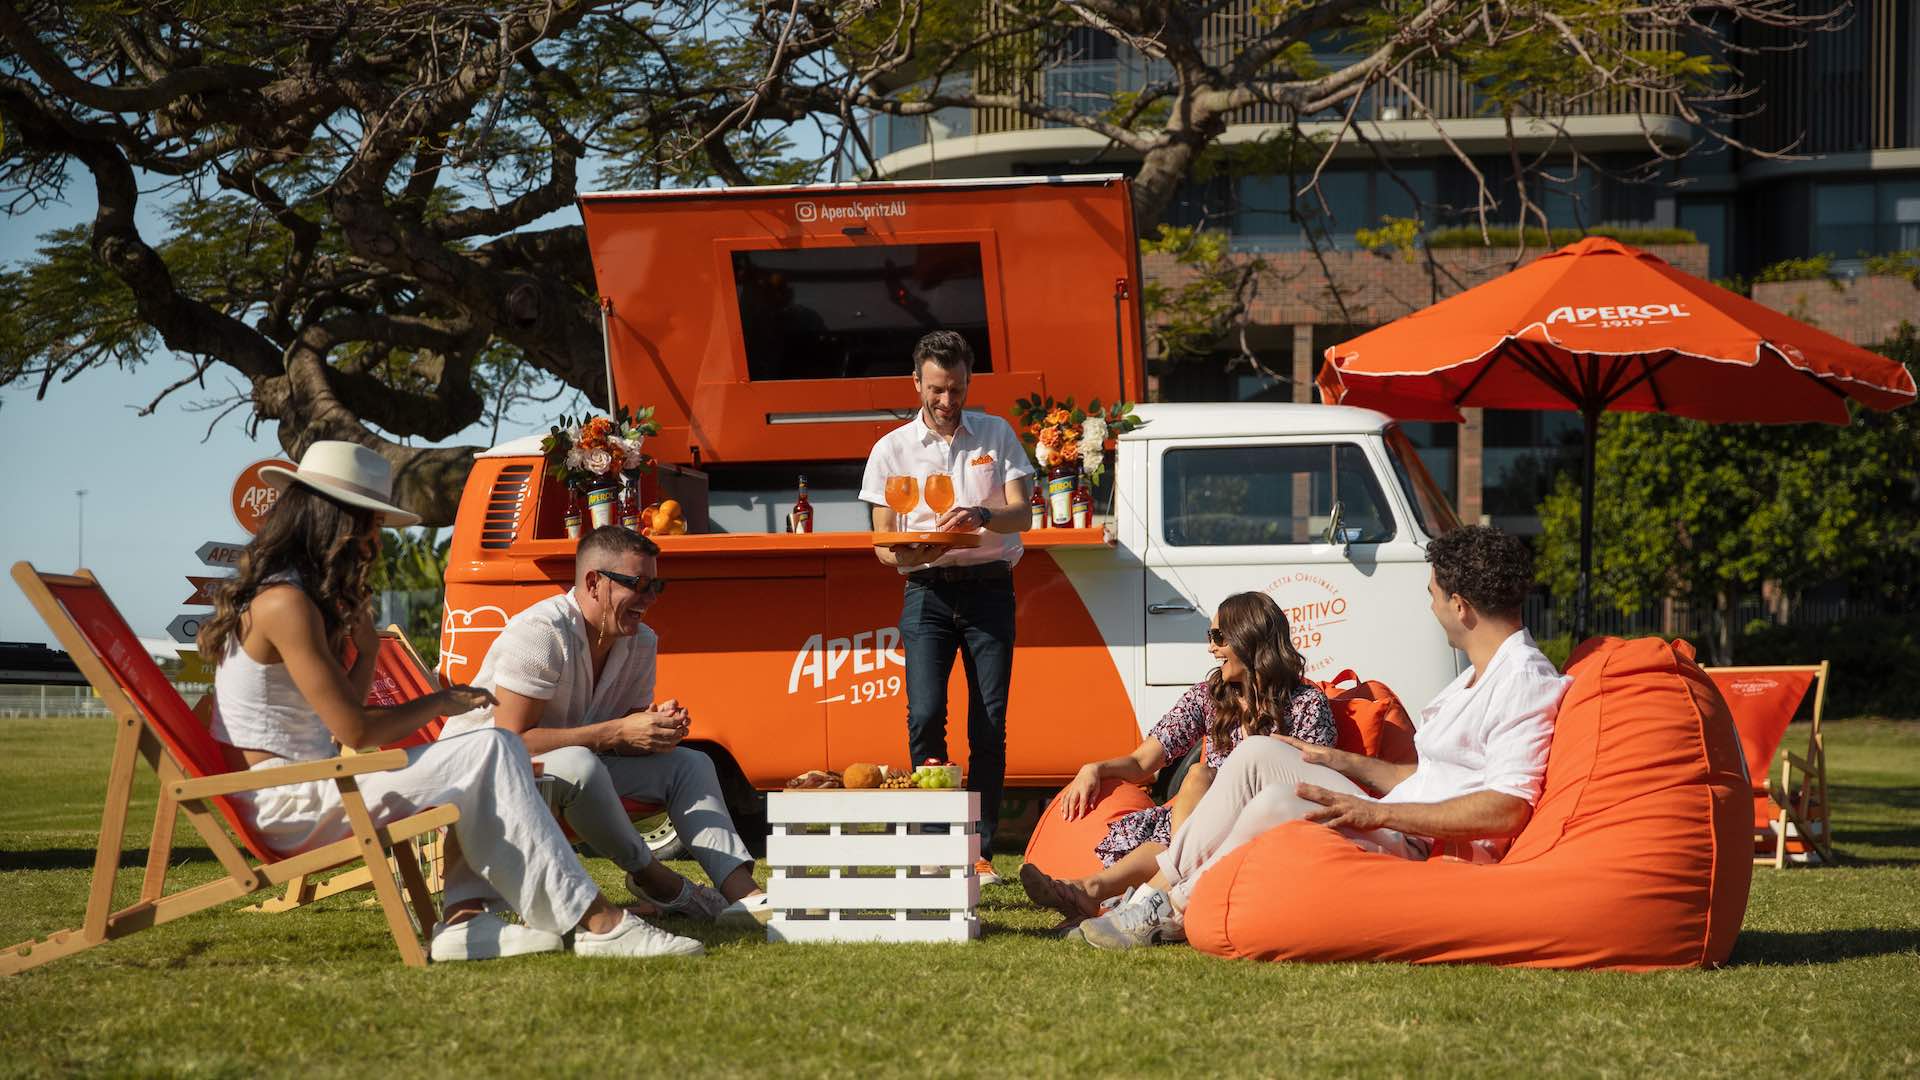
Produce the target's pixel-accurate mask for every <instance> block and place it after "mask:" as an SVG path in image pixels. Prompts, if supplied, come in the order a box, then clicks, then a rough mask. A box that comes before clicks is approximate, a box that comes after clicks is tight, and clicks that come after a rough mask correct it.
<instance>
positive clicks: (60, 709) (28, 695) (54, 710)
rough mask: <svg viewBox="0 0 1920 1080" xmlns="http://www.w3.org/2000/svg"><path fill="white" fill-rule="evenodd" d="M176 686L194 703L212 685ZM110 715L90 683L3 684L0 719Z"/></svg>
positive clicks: (1, 687) (210, 688)
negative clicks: (56, 684)
mask: <svg viewBox="0 0 1920 1080" xmlns="http://www.w3.org/2000/svg"><path fill="white" fill-rule="evenodd" d="M173 688H174V689H175V690H178V691H180V696H181V697H183V698H185V699H186V700H187V702H188V703H189V704H191V703H192V702H195V701H198V700H200V698H201V697H202V696H203V695H205V694H207V693H208V692H209V691H211V690H212V689H213V684H211V683H174V684H173ZM107 715H110V714H109V713H108V712H107V706H106V703H105V702H103V701H101V700H100V699H99V698H98V697H96V696H95V695H94V693H93V687H91V686H54V685H40V684H28V685H24V686H0V718H10V717H49V716H107Z"/></svg>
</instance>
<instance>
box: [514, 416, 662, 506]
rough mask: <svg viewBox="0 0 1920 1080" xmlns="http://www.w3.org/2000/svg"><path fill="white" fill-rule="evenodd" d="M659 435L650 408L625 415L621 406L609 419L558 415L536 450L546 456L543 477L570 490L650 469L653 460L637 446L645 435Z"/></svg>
mask: <svg viewBox="0 0 1920 1080" xmlns="http://www.w3.org/2000/svg"><path fill="white" fill-rule="evenodd" d="M659 432H660V425H659V424H656V423H654V422H653V410H652V409H651V408H646V409H641V410H640V411H639V412H636V413H629V412H628V411H627V409H626V406H624V405H623V406H621V407H620V411H619V412H617V413H616V414H614V417H613V418H612V419H608V418H607V417H604V416H583V417H581V418H580V419H578V420H575V419H574V418H573V417H571V416H562V417H561V418H560V422H559V423H557V424H555V425H553V426H552V427H551V428H550V429H549V430H548V432H547V437H546V438H544V439H541V440H540V450H541V452H542V453H543V454H545V455H546V461H547V475H549V476H551V477H553V478H554V479H555V480H558V481H560V483H561V484H563V485H566V486H568V487H572V486H575V485H578V484H584V483H588V482H590V481H592V480H593V479H595V478H596V477H608V476H612V475H613V474H615V473H618V472H639V471H641V470H644V469H647V468H650V467H651V466H652V465H653V459H652V458H651V457H648V456H647V455H646V453H644V452H643V451H642V450H641V446H642V445H643V444H644V443H645V442H646V440H647V436H649V435H656V434H659Z"/></svg>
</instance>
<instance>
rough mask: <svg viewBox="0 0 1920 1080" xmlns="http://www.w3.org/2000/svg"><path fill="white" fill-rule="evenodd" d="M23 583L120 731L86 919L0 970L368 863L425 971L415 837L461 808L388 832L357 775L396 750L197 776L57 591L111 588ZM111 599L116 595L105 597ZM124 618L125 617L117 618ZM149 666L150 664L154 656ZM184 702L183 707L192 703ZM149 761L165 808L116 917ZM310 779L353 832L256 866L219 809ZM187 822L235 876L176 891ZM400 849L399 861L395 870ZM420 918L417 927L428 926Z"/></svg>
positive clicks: (2, 959)
mask: <svg viewBox="0 0 1920 1080" xmlns="http://www.w3.org/2000/svg"><path fill="white" fill-rule="evenodd" d="M13 578H14V581H15V582H17V583H18V584H19V586H20V588H21V590H22V591H23V592H25V593H26V594H27V598H28V600H29V601H31V602H32V603H33V606H34V608H35V609H36V610H37V611H39V613H40V617H41V618H42V619H44V620H46V623H47V626H48V627H49V628H50V629H52V630H53V632H54V635H55V636H56V637H57V638H59V640H60V643H61V645H62V646H64V647H65V648H66V650H67V653H68V655H69V656H71V657H72V658H73V662H74V663H75V664H76V665H77V666H78V667H79V668H80V670H81V672H82V673H83V674H85V675H86V677H87V681H88V682H90V683H92V684H93V688H94V690H95V691H96V692H97V693H98V694H99V695H100V698H101V700H102V701H103V702H105V703H106V706H107V708H108V710H109V711H110V712H111V713H112V715H113V718H114V723H115V727H116V729H117V731H116V735H115V738H114V747H113V759H112V765H111V767H110V768H109V770H108V776H107V794H106V802H105V808H104V810H103V812H102V815H101V821H100V840H99V844H98V847H97V849H96V851H95V855H94V864H93V875H92V881H91V885H90V887H89V889H88V892H87V908H86V914H85V916H84V919H83V921H82V923H81V925H80V928H79V929H77V930H62V931H59V932H57V933H55V934H53V935H51V936H50V937H48V938H46V939H44V940H35V941H28V942H23V943H21V944H19V945H16V946H14V947H12V948H9V949H7V950H5V952H4V953H0V975H12V974H16V973H18V972H21V971H25V970H27V969H29V968H34V967H38V966H40V965H41V964H45V963H48V962H50V961H53V960H57V959H60V958H61V957H64V956H70V955H72V954H74V953H77V952H82V951H84V950H86V949H90V948H92V947H94V946H95V945H99V944H101V943H103V942H106V941H112V940H116V939H118V938H123V937H126V936H128V935H129V934H133V933H136V932H138V931H140V930H144V929H146V928H148V927H150V926H158V925H160V924H161V923H167V922H172V921H173V920H175V919H179V918H183V917H185V916H188V915H191V914H194V913H195V912H199V911H204V910H206V909H207V908H210V907H214V906H216V905H219V904H223V903H226V902H228V901H231V900H237V899H240V898H242V897H245V896H248V895H250V894H252V893H255V892H258V891H260V890H262V889H268V888H276V887H278V886H281V885H286V884H289V883H292V882H294V881H298V880H303V879H305V878H308V877H310V876H312V875H315V874H320V873H324V872H325V871H327V870H329V869H332V868H335V867H341V866H349V865H351V864H354V863H357V862H362V861H364V862H365V864H366V868H367V870H368V876H369V880H370V883H371V884H372V886H373V890H374V892H375V894H376V895H377V896H378V897H379V900H380V907H381V909H382V911H383V912H384V913H385V915H386V920H387V928H388V930H389V931H390V932H391V933H392V935H393V941H394V945H395V946H396V947H398V948H399V950H400V958H401V960H402V961H404V962H405V963H406V964H407V965H408V966H410V967H424V966H425V965H426V962H427V953H426V949H425V947H424V946H423V945H422V942H421V938H420V934H421V932H422V931H424V930H426V929H429V928H431V927H432V926H433V924H434V922H435V920H436V918H437V915H436V912H435V909H434V905H433V897H432V895H431V894H430V893H429V891H428V889H427V883H426V880H425V878H424V876H423V875H422V873H421V870H420V864H419V860H418V858H417V857H416V855H415V848H414V841H415V839H416V838H417V837H419V836H421V835H422V834H424V833H428V832H431V831H434V830H438V829H442V828H445V827H447V826H450V825H452V824H453V822H454V821H456V820H457V819H458V818H459V810H458V809H457V808H456V807H452V806H438V807H433V808H431V809H428V810H425V811H423V812H421V813H418V814H414V815H412V816H410V817H407V818H404V819H402V820H399V821H395V822H392V823H389V824H387V825H384V826H382V825H376V824H375V823H374V821H373V818H372V816H371V815H370V814H369V813H368V811H367V806H366V801H365V799H364V798H363V797H362V796H361V794H360V789H359V786H358V782H357V780H356V778H357V777H359V776H361V775H364V774H367V773H373V772H384V771H386V770H390V769H396V768H400V767H402V766H404V765H405V764H406V753H405V752H404V751H399V750H385V751H380V752H378V753H372V754H361V755H357V756H354V757H342V758H331V759H328V760H325V761H309V762H300V763H298V764H293V765H284V766H279V767H276V768H268V769H256V770H238V771H232V772H226V773H218V774H208V775H193V774H190V771H189V766H188V764H187V763H185V762H182V761H180V760H177V759H176V756H175V754H174V753H173V752H172V751H171V750H170V749H169V748H168V746H167V744H166V741H165V740H164V739H163V738H162V737H161V734H160V732H159V731H158V730H157V726H156V725H157V722H156V721H155V720H153V719H152V718H151V717H150V715H149V711H148V708H147V707H145V706H143V704H141V703H139V702H137V700H136V697H135V695H134V694H133V692H131V691H130V690H129V688H127V687H126V686H124V685H122V683H121V681H120V679H119V678H118V676H116V675H115V674H114V672H113V670H112V669H111V668H109V667H108V666H107V664H106V663H105V662H104V661H103V660H102V659H101V657H100V656H99V655H98V654H97V653H96V652H95V649H94V646H93V644H92V642H91V641H90V640H89V638H88V637H87V636H86V634H85V633H84V632H83V631H82V630H81V629H80V627H79V626H78V625H76V624H75V622H74V620H73V618H72V616H71V615H70V614H69V613H68V611H67V609H66V608H65V606H63V605H62V604H61V602H60V601H59V600H58V599H57V598H56V597H55V595H54V593H53V591H52V589H53V588H56V587H57V588H76V587H77V588H92V589H99V588H100V584H99V582H98V580H97V579H95V578H94V576H93V574H92V573H90V572H89V571H86V570H81V571H79V572H78V573H77V574H76V575H55V574H41V573H40V572H38V571H37V570H35V569H34V568H33V566H32V565H31V564H29V563H26V562H20V563H16V564H14V567H13ZM101 598H102V600H103V601H104V600H105V595H104V593H102V594H101ZM109 603H110V602H109ZM115 614H116V616H117V612H116V613H115ZM122 625H124V620H123V621H122ZM142 659H145V657H144V655H143V656H142ZM147 662H148V663H151V661H147ZM169 690H171V688H170V687H169ZM180 704H181V707H182V708H183V709H184V707H185V703H184V702H181V703H180ZM140 758H145V759H146V761H147V764H148V765H149V766H150V767H151V768H152V769H153V770H154V772H155V773H156V774H157V775H158V776H159V778H160V795H159V801H158V803H157V805H156V806H155V808H154V820H153V827H152V830H151V833H150V838H149V840H148V843H147V863H146V869H145V874H144V875H143V876H142V878H141V883H140V895H139V899H138V900H137V901H136V902H135V903H133V904H131V905H128V906H126V907H123V908H120V909H118V910H114V909H113V902H114V895H113V894H114V884H115V877H116V875H117V873H118V871H119V869H120V861H121V855H122V852H121V843H122V841H123V839H124V838H125V835H126V832H127V825H128V820H127V819H128V815H129V813H130V810H131V803H132V797H133V775H134V770H135V768H136V767H137V761H138V759H140ZM310 780H332V781H333V782H334V783H335V784H336V785H337V786H338V787H339V790H340V798H341V803H342V804H343V806H344V807H345V809H346V813H347V819H348V822H349V823H350V825H351V827H352V830H353V831H352V835H351V836H349V837H347V838H345V839H342V840H337V841H334V842H333V843H330V844H326V845H323V846H321V847H318V848H315V849H313V850H311V851H306V852H302V853H300V854H297V855H290V856H284V857H276V856H273V855H272V854H271V853H265V852H262V851H260V850H258V849H255V850H254V852H253V853H254V855H255V859H256V861H249V859H248V857H247V852H245V851H243V850H242V849H241V846H240V845H239V844H236V843H235V842H234V840H233V838H232V837H231V836H229V835H228V832H227V830H226V829H225V828H223V827H222V823H221V820H220V817H221V814H220V804H221V803H223V802H224V800H225V798H226V797H227V796H230V795H235V794H238V793H240V792H245V791H257V790H260V789H262V788H269V787H276V786H279V785H282V784H293V783H302V782H306V781H310ZM181 815H185V817H186V818H187V821H188V823H189V824H191V825H192V826H193V828H194V831H196V832H197V833H199V834H200V838H201V839H202V840H203V841H204V842H205V843H206V845H207V848H208V849H209V850H210V851H212V852H213V855H214V857H215V858H216V859H218V860H219V862H220V865H221V867H222V868H223V869H224V870H225V871H226V876H224V877H222V878H219V879H218V880H215V881H210V882H207V883H205V884H202V885H197V886H193V887H191V888H187V889H182V890H180V891H178V892H173V893H168V892H167V891H166V877H167V865H168V862H169V859H170V856H171V854H172V851H173V833H174V826H175V824H176V822H177V821H178V819H179V817H180V816H181ZM243 839H246V838H245V837H243ZM247 846H248V847H249V848H250V849H251V848H254V843H253V842H252V841H251V840H249V841H248V845H247ZM389 853H391V858H392V860H393V864H392V865H389V863H388V857H389ZM396 867H397V870H398V879H399V880H397V881H396V873H395V870H396ZM403 883H404V885H405V889H406V894H405V896H404V897H403V895H402V892H401V885H402V884H403ZM415 920H417V921H418V926H417V927H416V925H415Z"/></svg>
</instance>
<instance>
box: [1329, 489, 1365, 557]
mask: <svg viewBox="0 0 1920 1080" xmlns="http://www.w3.org/2000/svg"><path fill="white" fill-rule="evenodd" d="M1360 535H1361V530H1359V529H1349V528H1347V527H1346V526H1345V525H1343V524H1341V521H1340V500H1339V499H1335V500H1333V512H1332V513H1331V514H1329V515H1327V533H1326V542H1327V546H1328V547H1332V546H1333V545H1335V544H1338V545H1340V556H1341V557H1342V558H1351V557H1352V556H1353V542H1354V541H1355V540H1357V539H1359V537H1360Z"/></svg>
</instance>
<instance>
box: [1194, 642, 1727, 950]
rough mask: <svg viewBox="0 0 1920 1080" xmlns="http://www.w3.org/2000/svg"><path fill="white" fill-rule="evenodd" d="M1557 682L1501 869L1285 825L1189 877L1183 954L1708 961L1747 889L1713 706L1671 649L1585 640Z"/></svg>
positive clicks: (1721, 707) (1723, 716)
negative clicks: (1567, 683)
mask: <svg viewBox="0 0 1920 1080" xmlns="http://www.w3.org/2000/svg"><path fill="white" fill-rule="evenodd" d="M1568 671H1569V673H1570V674H1572V675H1573V676H1574V682H1573V685H1572V686H1571V687H1569V688H1568V691H1567V696H1566V698H1565V699H1564V700H1563V702H1562V703H1561V707H1560V713H1559V718H1558V720H1557V721H1556V727H1555V732H1554V739H1553V748H1552V750H1551V751H1550V752H1549V755H1548V760H1547V776H1546V787H1545V790H1544V792H1543V793H1542V795H1541V798H1540V802H1539V804H1538V805H1537V806H1536V807H1535V808H1534V814H1533V818H1532V820H1531V821H1530V822H1529V823H1528V825H1527V827H1526V829H1525V830H1524V831H1522V832H1521V834H1520V836H1519V837H1517V838H1516V839H1515V841H1514V845H1513V848H1512V850H1511V851H1510V852H1508V854H1507V857H1506V859H1505V860H1503V861H1502V862H1501V863H1499V864H1498V865H1495V866H1484V865H1474V864H1470V863H1461V862H1452V861H1430V862H1408V861H1405V860H1402V859H1397V858H1394V857H1392V856H1387V855H1378V854H1372V853H1369V852H1364V851H1361V850H1360V849H1359V848H1356V847H1354V846H1353V845H1352V844H1351V843H1349V842H1347V841H1346V840H1345V839H1344V838H1342V837H1341V836H1340V835H1339V834H1338V833H1335V832H1334V831H1332V830H1330V829H1326V828H1323V827H1321V826H1318V825H1312V824H1309V823H1306V822H1294V823H1290V824H1287V825H1283V826H1281V827H1279V828H1277V829H1274V830H1272V831H1271V832H1269V833H1267V834H1266V835H1264V836H1262V837H1260V838H1259V839H1257V840H1255V841H1254V842H1253V843H1251V844H1248V845H1246V846H1245V847H1242V848H1240V849H1239V850H1237V851H1234V852H1232V853H1230V854H1229V855H1228V856H1227V857H1226V858H1225V859H1223V860H1221V862H1220V864H1219V865H1218V866H1216V867H1215V868H1214V869H1213V870H1212V871H1210V872H1209V873H1208V874H1207V875H1206V876H1205V877H1203V878H1201V879H1200V881H1199V882H1198V883H1197V885H1196V887H1195V889H1194V892H1193V896H1192V899H1191V902H1190V903H1189V905H1188V908H1187V914H1186V929H1187V937H1188V940H1190V941H1192V942H1193V944H1194V946H1195V947H1197V948H1199V949H1202V950H1204V951H1206V952H1211V953H1215V954H1218V955H1221V956H1235V957H1249V958H1257V959H1265V960H1318V961H1350V960H1390V961H1405V962H1413V963H1436V962H1438V963H1459V962H1471V963H1489V964H1509V965H1517V966H1527V967H1553V968H1621V969H1628V970H1642V969H1650V968H1664V967H1700V966H1706V965H1715V964H1720V963H1722V962H1724V961H1725V960H1726V959H1727V956H1728V955H1729V954H1730V953H1731V952H1732V950H1733V941H1734V937H1735V936H1736V935H1737V934H1738V932H1739V929H1740V922H1741V920H1742V918H1744V917H1745V914H1746V906H1747V887H1748V885H1749V883H1750V882H1751V880H1752V874H1753V864H1752V860H1751V852H1752V839H1751V837H1752V833H1751V826H1750V821H1749V818H1750V815H1751V813H1752V810H1751V803H1750V799H1751V794H1750V789H1749V788H1748V786H1747V783H1746V779H1745V776H1744V770H1743V769H1742V761H1741V749H1740V741H1739V737H1738V735H1737V734H1736V733H1735V731H1734V727H1733V721H1732V719H1731V717H1729V716H1728V714H1727V709H1726V704H1725V702H1724V701H1723V700H1722V699H1721V697H1720V695H1719V694H1718V693H1716V692H1715V691H1714V690H1713V687H1712V685H1711V683H1710V682H1709V681H1708V679H1707V677H1706V674H1705V673H1704V672H1702V671H1701V670H1700V667H1699V665H1698V664H1696V663H1695V662H1694V659H1693V651H1692V648H1691V647H1690V646H1688V645H1687V644H1686V643H1685V642H1675V643H1673V644H1672V645H1669V644H1667V643H1666V642H1663V641H1661V640H1659V639H1658V638H1643V639H1639V640H1634V641H1619V640H1615V639H1605V640H1597V641H1590V642H1588V643H1587V644H1586V645H1584V646H1582V648H1581V649H1580V650H1579V651H1578V652H1576V653H1575V656H1574V659H1573V663H1572V664H1571V665H1570V666H1569V668H1568Z"/></svg>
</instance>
